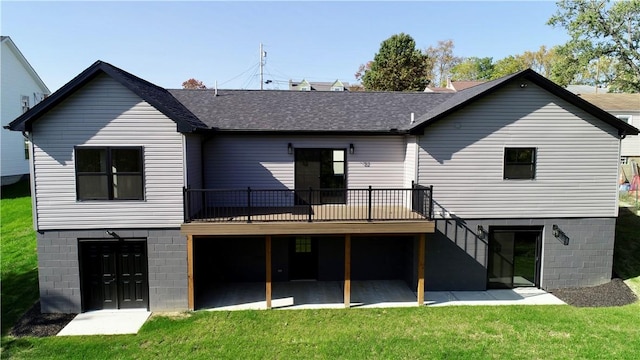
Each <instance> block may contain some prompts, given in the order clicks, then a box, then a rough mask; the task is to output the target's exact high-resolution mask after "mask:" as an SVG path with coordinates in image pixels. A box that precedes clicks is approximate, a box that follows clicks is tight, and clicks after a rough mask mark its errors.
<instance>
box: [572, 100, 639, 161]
mask: <svg viewBox="0 0 640 360" xmlns="http://www.w3.org/2000/svg"><path fill="white" fill-rule="evenodd" d="M580 97H581V98H583V99H585V100H587V101H588V102H590V103H592V104H594V105H596V106H597V107H599V108H601V109H603V110H605V111H607V112H608V113H610V114H612V115H614V116H616V117H617V118H618V119H620V120H623V121H625V122H626V123H627V124H629V125H632V126H635V127H636V128H640V93H636V94H613V93H611V94H582V95H580ZM630 160H634V161H635V162H636V163H640V136H628V137H626V138H624V139H623V140H622V141H621V144H620V163H621V164H623V165H625V164H627V163H629V161H630Z"/></svg>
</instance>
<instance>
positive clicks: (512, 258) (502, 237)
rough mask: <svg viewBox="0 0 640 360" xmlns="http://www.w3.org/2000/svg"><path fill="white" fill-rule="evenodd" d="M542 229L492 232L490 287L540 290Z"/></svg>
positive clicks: (499, 229)
mask: <svg viewBox="0 0 640 360" xmlns="http://www.w3.org/2000/svg"><path fill="white" fill-rule="evenodd" d="M541 260H542V228H540V227H518V228H499V227H498V228H492V229H491V230H490V232H489V268H488V287H489V288H494V289H496V288H498V289H499V288H503V289H504V288H507V289H511V288H514V287H527V286H531V287H540V262H541Z"/></svg>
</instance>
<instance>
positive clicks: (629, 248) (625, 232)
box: [613, 207, 640, 280]
mask: <svg viewBox="0 0 640 360" xmlns="http://www.w3.org/2000/svg"><path fill="white" fill-rule="evenodd" d="M639 240H640V216H638V215H636V214H634V213H633V211H631V210H630V209H628V208H626V207H621V208H620V212H619V215H618V220H617V221H616V242H615V245H614V249H613V271H614V273H615V275H617V276H619V277H620V278H621V279H623V280H627V279H631V278H635V277H638V276H640V241H639Z"/></svg>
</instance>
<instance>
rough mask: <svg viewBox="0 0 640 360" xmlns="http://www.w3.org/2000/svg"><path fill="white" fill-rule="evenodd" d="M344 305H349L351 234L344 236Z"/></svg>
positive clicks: (346, 306)
mask: <svg viewBox="0 0 640 360" xmlns="http://www.w3.org/2000/svg"><path fill="white" fill-rule="evenodd" d="M344 307H345V308H347V309H348V308H350V307H351V234H346V235H345V236H344Z"/></svg>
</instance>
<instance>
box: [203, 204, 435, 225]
mask: <svg viewBox="0 0 640 360" xmlns="http://www.w3.org/2000/svg"><path fill="white" fill-rule="evenodd" d="M309 213H311V217H310V216H309ZM250 219H251V221H252V222H270V221H276V222H282V221H302V222H308V221H309V219H311V221H312V222H315V221H369V220H372V221H412V220H427V218H426V217H425V216H424V215H422V214H419V213H417V212H415V211H412V210H411V209H409V208H406V207H403V206H372V207H371V211H370V212H369V208H368V207H367V206H350V205H343V204H325V205H312V206H311V209H309V206H305V205H300V206H290V207H254V208H251V216H250ZM248 221H249V210H247V208H246V207H227V208H209V209H207V210H206V211H202V212H200V213H199V214H197V215H196V216H195V219H194V220H193V222H248Z"/></svg>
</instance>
